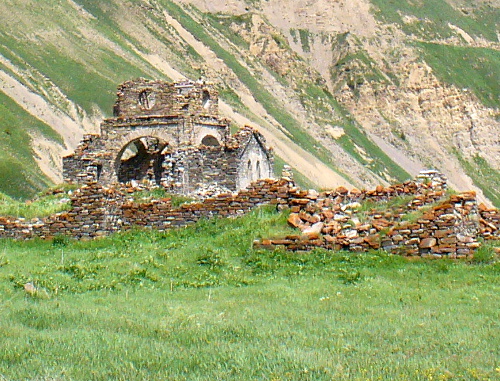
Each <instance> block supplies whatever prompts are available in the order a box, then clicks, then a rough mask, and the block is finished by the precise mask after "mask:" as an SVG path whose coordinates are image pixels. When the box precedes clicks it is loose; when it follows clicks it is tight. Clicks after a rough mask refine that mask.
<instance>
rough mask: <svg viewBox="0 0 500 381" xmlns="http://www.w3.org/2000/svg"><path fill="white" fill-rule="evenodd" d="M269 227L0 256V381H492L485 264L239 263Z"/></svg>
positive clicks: (260, 256)
mask: <svg viewBox="0 0 500 381" xmlns="http://www.w3.org/2000/svg"><path fill="white" fill-rule="evenodd" d="M285 219H286V213H281V214H280V213H277V212H276V211H275V210H274V209H273V208H271V207H266V208H262V209H260V210H257V211H254V212H252V213H251V214H250V215H248V216H245V217H242V218H239V219H236V220H221V219H219V220H212V221H202V222H200V223H198V224H197V225H195V226H193V227H190V228H187V229H181V230H175V231H171V232H168V233H155V232H144V231H134V232H129V233H125V234H119V235H114V236H112V237H109V238H105V239H102V240H97V241H87V242H74V241H70V240H67V239H64V238H62V237H56V238H55V239H54V240H52V241H30V242H13V241H10V240H2V241H0V337H1V351H0V380H84V379H85V380H109V379H113V380H451V379H453V380H494V379H498V378H499V377H500V350H499V349H500V329H499V326H498V324H499V323H498V322H499V321H500V316H499V315H500V310H499V309H498V305H499V303H500V293H499V291H500V285H499V283H498V275H499V274H500V263H499V262H496V261H495V260H494V259H492V256H491V252H490V251H489V250H488V249H485V250H483V252H482V255H481V256H479V258H478V260H477V261H476V262H473V263H466V262H461V261H456V262H451V261H445V260H442V261H408V260H406V259H404V258H402V257H397V256H390V255H387V254H384V253H380V252H372V253H367V254H360V255H354V254H349V253H334V252H328V251H323V250H319V251H315V252H311V253H286V252H282V251H274V252H268V251H255V250H253V249H252V248H251V242H252V240H253V239H254V238H259V237H267V236H272V235H282V234H286V233H287V232H289V231H290V228H288V227H287V226H286V223H285ZM27 282H33V283H34V284H35V285H36V286H37V287H38V291H37V292H36V293H35V294H34V295H32V296H30V295H29V294H27V293H26V292H25V291H24V290H23V285H24V284H25V283H27Z"/></svg>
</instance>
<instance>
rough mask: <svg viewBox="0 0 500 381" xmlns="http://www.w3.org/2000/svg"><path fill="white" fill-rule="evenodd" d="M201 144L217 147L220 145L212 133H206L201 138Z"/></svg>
mask: <svg viewBox="0 0 500 381" xmlns="http://www.w3.org/2000/svg"><path fill="white" fill-rule="evenodd" d="M201 144H203V145H204V146H209V147H218V146H220V143H219V141H218V140H217V138H216V137H215V136H212V135H206V136H205V137H204V138H203V139H202V140H201Z"/></svg>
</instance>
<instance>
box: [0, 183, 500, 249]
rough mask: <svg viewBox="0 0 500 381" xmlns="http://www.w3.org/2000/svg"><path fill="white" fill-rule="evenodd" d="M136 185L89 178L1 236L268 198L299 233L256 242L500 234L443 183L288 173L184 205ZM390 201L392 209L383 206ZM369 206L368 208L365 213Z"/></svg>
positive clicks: (198, 214) (471, 244)
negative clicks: (59, 205)
mask: <svg viewBox="0 0 500 381" xmlns="http://www.w3.org/2000/svg"><path fill="white" fill-rule="evenodd" d="M133 191H134V189H132V188H127V187H125V186H119V187H118V188H113V187H110V188H106V187H103V186H102V185H99V184H97V183H92V184H88V185H86V186H83V187H82V188H80V189H78V190H77V191H75V193H74V194H73V196H72V199H71V208H70V210H69V211H67V212H63V213H58V214H55V215H53V216H50V217H48V218H44V219H33V220H29V221H27V220H24V219H9V218H5V217H0V237H3V238H15V239H30V238H35V237H39V238H44V239H48V238H52V237H54V236H58V235H65V236H70V237H74V238H78V239H82V238H83V239H85V238H87V239H90V238H96V237H102V236H106V235H109V234H111V233H113V232H117V231H122V230H127V229H130V228H132V227H134V226H140V227H145V228H152V229H157V230H160V231H163V230H167V229H170V228H173V227H180V226H186V225H189V224H192V223H195V222H196V221H198V220H199V219H201V218H213V217H218V216H221V217H227V216H239V215H242V214H244V213H247V212H248V211H250V210H251V209H253V208H255V207H257V206H259V205H263V204H270V203H271V204H276V206H277V208H280V209H283V208H289V209H290V211H291V213H290V216H289V219H288V222H289V224H290V225H292V226H294V227H296V228H297V234H294V235H289V236H286V237H282V238H277V239H263V240H260V241H256V242H254V246H255V247H257V248H267V249H273V248H276V247H284V248H286V249H287V250H310V249H313V248H316V247H322V248H326V249H334V250H342V249H343V250H350V251H355V252H360V251H367V250H370V249H384V250H386V251H389V252H392V253H396V254H400V255H406V256H422V257H436V258H440V257H448V258H462V257H470V256H472V255H473V253H474V250H475V249H476V248H477V247H479V245H480V243H479V242H478V237H484V238H485V239H498V238H499V230H500V229H499V227H500V214H499V212H498V210H497V209H489V208H486V207H485V206H484V205H480V206H479V208H478V207H477V204H476V197H475V194H474V193H473V192H466V193H462V194H460V195H452V196H449V197H446V194H445V192H444V190H443V189H442V187H441V185H439V184H426V183H419V182H406V183H403V184H398V185H393V186H390V187H382V186H379V187H377V188H376V189H374V190H370V191H366V190H363V191H360V190H357V189H352V190H351V191H348V190H347V189H345V188H343V187H340V188H337V189H335V190H332V191H327V192H322V193H318V192H316V191H313V190H310V191H305V190H301V189H299V188H297V187H296V186H295V184H294V183H293V181H291V180H290V179H288V178H282V179H281V180H269V179H268V180H259V181H257V182H254V183H252V184H251V185H250V186H249V187H248V188H247V189H246V190H243V191H240V192H239V193H236V194H232V193H225V194H220V195H218V196H215V197H211V198H207V199H205V200H203V201H201V202H194V203H189V204H184V205H181V206H179V207H174V206H173V205H172V202H171V199H168V198H166V199H160V200H154V201H151V202H145V203H144V202H143V203H139V202H134V201H133V199H132V197H131V193H132V192H133ZM370 201H371V202H373V203H371V204H370V203H369V202H370ZM384 202H386V203H387V208H386V209H384V210H381V209H380V207H381V205H382V206H383V205H384ZM366 205H371V208H366ZM363 207H365V209H366V210H365V211H364V212H360V210H363Z"/></svg>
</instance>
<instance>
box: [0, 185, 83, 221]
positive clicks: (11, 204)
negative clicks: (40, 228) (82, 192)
mask: <svg viewBox="0 0 500 381" xmlns="http://www.w3.org/2000/svg"><path fill="white" fill-rule="evenodd" d="M74 188H75V186H73V185H63V186H58V187H56V188H51V189H49V190H46V191H44V192H43V193H41V194H39V195H38V196H37V197H35V198H33V199H31V200H28V201H18V200H15V199H12V198H11V197H9V196H7V195H4V194H1V193H0V216H2V217H4V216H8V217H16V218H41V217H48V216H51V215H53V214H55V213H58V212H62V211H65V210H69V208H70V199H69V197H70V192H71V191H72V190H73V189H74Z"/></svg>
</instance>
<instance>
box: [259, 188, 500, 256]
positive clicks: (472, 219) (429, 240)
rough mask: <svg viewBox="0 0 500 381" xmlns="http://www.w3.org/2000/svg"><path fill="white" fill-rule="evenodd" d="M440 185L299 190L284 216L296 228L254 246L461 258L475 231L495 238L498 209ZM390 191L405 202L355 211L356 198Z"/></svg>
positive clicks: (474, 243) (474, 244) (474, 242)
mask: <svg viewBox="0 0 500 381" xmlns="http://www.w3.org/2000/svg"><path fill="white" fill-rule="evenodd" d="M442 188H443V187H442V186H441V184H426V183H418V182H417V183H414V182H409V183H405V184H400V185H394V186H391V187H388V188H383V187H381V186H379V187H377V189H375V190H373V191H358V190H352V191H350V192H347V190H346V189H343V188H339V189H337V190H335V191H330V192H323V193H321V194H318V193H317V192H314V191H313V192H310V191H309V192H307V191H299V192H296V193H295V194H294V195H293V196H292V197H290V198H289V200H288V204H289V205H290V209H291V211H292V213H291V214H290V217H289V219H288V222H289V224H290V225H291V226H293V227H296V228H298V230H299V231H298V233H297V234H294V235H289V236H286V237H280V238H274V239H273V238H270V239H263V240H260V241H255V242H254V247H256V248H266V249H275V248H278V247H282V248H285V249H286V250H292V251H300V250H311V249H314V248H318V247H321V248H325V249H333V250H349V251H354V252H364V251H368V250H371V249H375V250H376V249H384V250H386V251H388V252H391V253H394V254H400V255H405V256H421V257H434V258H441V257H447V258H465V257H471V256H472V255H473V253H474V251H475V249H476V248H478V247H479V246H480V242H478V237H484V238H491V239H495V238H496V239H498V222H499V219H498V217H499V214H498V210H496V209H487V208H485V207H484V206H482V207H481V208H479V210H478V207H477V203H476V195H475V193H474V192H465V193H462V194H459V195H451V196H449V197H446V194H445V192H444V190H443V189H442ZM395 197H400V198H401V200H404V201H405V203H404V204H402V205H397V203H396V206H390V205H389V204H388V208H387V209H386V210H383V211H381V210H375V209H372V210H368V211H366V212H364V213H360V212H359V209H360V207H361V204H360V202H361V203H365V202H366V201H370V200H371V201H375V202H378V203H380V202H382V203H383V202H390V201H391V200H393V199H394V198H395ZM405 197H406V198H405ZM379 207H380V206H379ZM360 216H363V217H364V219H363V221H360Z"/></svg>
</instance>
